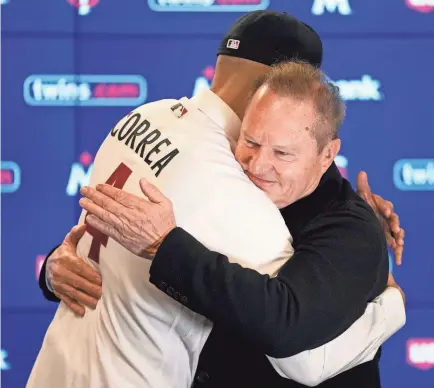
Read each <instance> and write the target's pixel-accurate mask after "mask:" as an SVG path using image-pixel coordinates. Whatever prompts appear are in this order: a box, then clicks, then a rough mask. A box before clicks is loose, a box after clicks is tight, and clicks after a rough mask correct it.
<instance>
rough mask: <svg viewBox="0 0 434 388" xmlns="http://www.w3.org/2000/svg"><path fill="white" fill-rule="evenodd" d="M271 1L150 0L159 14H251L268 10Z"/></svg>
mask: <svg viewBox="0 0 434 388" xmlns="http://www.w3.org/2000/svg"><path fill="white" fill-rule="evenodd" d="M269 3H270V2H269V0H148V5H149V8H151V9H152V10H153V11H157V12H164V11H168V12H250V11H255V10H261V9H266V8H268V5H269Z"/></svg>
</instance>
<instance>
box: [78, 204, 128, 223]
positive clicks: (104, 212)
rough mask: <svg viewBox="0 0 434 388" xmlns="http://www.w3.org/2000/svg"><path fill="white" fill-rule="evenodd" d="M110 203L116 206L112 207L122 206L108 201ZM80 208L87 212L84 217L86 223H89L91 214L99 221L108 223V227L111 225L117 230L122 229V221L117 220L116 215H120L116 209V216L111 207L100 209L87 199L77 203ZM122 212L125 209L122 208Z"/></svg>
mask: <svg viewBox="0 0 434 388" xmlns="http://www.w3.org/2000/svg"><path fill="white" fill-rule="evenodd" d="M110 201H112V202H114V203H115V204H116V205H114V207H115V208H116V207H120V206H122V205H119V204H117V203H116V202H115V201H113V200H112V199H110ZM79 204H80V206H81V207H82V208H83V209H84V210H87V211H88V213H89V214H88V215H87V216H86V223H89V216H90V215H91V214H93V215H95V216H96V217H98V218H99V219H101V220H103V221H104V222H106V223H108V224H109V225H112V226H114V227H117V228H121V227H122V221H121V220H120V219H119V217H118V215H120V214H121V212H120V211H119V209H117V214H115V213H114V210H113V208H112V207H111V206H107V205H106V208H105V209H104V208H102V207H101V206H99V205H97V204H96V203H94V202H92V201H91V200H90V199H87V198H81V199H80V201H79ZM123 210H124V211H125V208H124V207H123Z"/></svg>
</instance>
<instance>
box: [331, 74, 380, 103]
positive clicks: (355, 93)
mask: <svg viewBox="0 0 434 388" xmlns="http://www.w3.org/2000/svg"><path fill="white" fill-rule="evenodd" d="M332 82H333V83H334V84H335V85H336V86H337V87H338V88H339V92H340V94H341V96H342V98H343V99H344V100H345V101H381V100H383V98H384V95H383V93H382V92H381V90H380V88H381V83H380V81H378V80H376V79H374V78H372V77H371V76H370V75H369V74H364V75H362V77H361V78H360V79H349V80H344V79H342V80H337V81H332Z"/></svg>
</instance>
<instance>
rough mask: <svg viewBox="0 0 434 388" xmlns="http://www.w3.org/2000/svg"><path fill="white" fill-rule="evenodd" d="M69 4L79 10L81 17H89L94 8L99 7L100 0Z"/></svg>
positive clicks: (74, 0) (70, 2) (82, 0)
mask: <svg viewBox="0 0 434 388" xmlns="http://www.w3.org/2000/svg"><path fill="white" fill-rule="evenodd" d="M67 1H68V3H69V4H71V5H72V6H73V7H75V8H77V11H78V14H79V15H80V16H85V15H89V13H90V11H91V10H92V8H93V7H95V6H96V5H98V3H99V0H67Z"/></svg>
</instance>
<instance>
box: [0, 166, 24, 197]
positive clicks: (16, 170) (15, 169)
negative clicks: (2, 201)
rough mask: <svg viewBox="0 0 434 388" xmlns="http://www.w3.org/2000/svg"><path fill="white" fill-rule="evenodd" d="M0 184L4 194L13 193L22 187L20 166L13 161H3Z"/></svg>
mask: <svg viewBox="0 0 434 388" xmlns="http://www.w3.org/2000/svg"><path fill="white" fill-rule="evenodd" d="M0 182H1V192H2V193H13V192H15V191H17V190H18V189H19V187H20V185H21V169H20V166H19V165H18V164H17V163H15V162H11V161H1V171H0Z"/></svg>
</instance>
